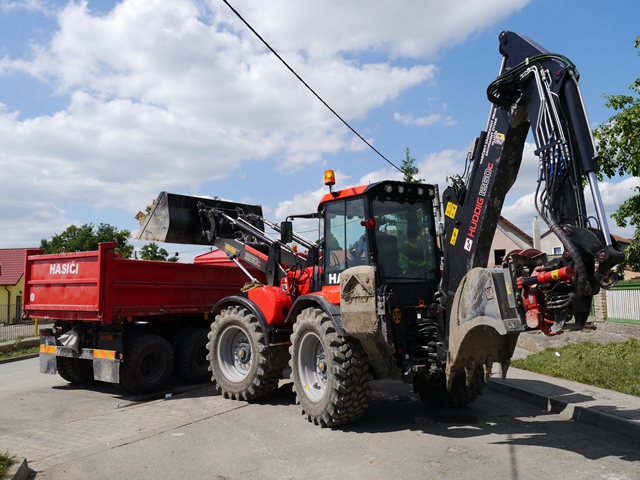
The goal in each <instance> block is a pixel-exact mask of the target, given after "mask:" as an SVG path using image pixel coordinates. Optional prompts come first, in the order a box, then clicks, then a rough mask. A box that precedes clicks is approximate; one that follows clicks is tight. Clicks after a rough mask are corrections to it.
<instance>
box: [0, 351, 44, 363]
mask: <svg viewBox="0 0 640 480" xmlns="http://www.w3.org/2000/svg"><path fill="white" fill-rule="evenodd" d="M38 355H39V353H32V354H31V355H21V356H19V357H13V358H5V359H3V360H0V365H2V364H3V363H11V362H17V361H19V360H27V359H29V358H36V357H37V356H38Z"/></svg>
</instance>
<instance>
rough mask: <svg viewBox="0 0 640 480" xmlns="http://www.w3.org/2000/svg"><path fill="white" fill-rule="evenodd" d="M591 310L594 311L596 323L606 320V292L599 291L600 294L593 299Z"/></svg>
mask: <svg viewBox="0 0 640 480" xmlns="http://www.w3.org/2000/svg"><path fill="white" fill-rule="evenodd" d="M593 307H594V308H593V309H594V310H595V316H596V322H604V321H606V320H607V292H606V290H600V293H598V294H597V295H594V297H593Z"/></svg>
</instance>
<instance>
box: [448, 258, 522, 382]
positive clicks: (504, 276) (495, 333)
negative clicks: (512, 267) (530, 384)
mask: <svg viewBox="0 0 640 480" xmlns="http://www.w3.org/2000/svg"><path fill="white" fill-rule="evenodd" d="M514 292H515V289H514V286H513V285H512V282H511V277H510V276H509V273H508V271H507V270H503V269H501V268H494V269H487V268H474V269H472V270H471V271H469V273H467V274H466V275H465V276H464V278H463V279H462V281H461V282H460V286H459V287H458V290H457V291H456V295H455V298H454V300H453V304H452V309H451V321H450V323H449V338H448V340H449V348H448V354H447V366H446V374H447V388H448V389H450V388H451V386H452V385H453V379H454V377H455V376H457V375H458V374H460V373H461V372H463V371H464V373H465V376H466V380H467V385H470V384H471V380H472V378H473V374H474V372H475V370H476V368H477V367H478V366H480V365H482V366H483V368H484V381H485V383H487V382H488V381H489V375H490V374H491V370H492V367H493V364H494V363H495V362H498V363H500V364H501V365H502V376H503V378H504V376H505V375H506V373H507V369H508V368H509V363H510V360H511V357H512V355H513V352H514V350H515V347H516V342H517V341H518V335H519V334H520V332H522V331H523V330H524V322H523V320H522V319H521V314H520V313H519V311H518V309H517V304H516V299H515V296H514Z"/></svg>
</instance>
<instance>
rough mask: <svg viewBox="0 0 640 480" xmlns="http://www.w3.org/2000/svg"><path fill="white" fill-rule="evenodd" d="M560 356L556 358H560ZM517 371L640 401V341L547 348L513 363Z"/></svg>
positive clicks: (587, 343) (590, 343)
mask: <svg viewBox="0 0 640 480" xmlns="http://www.w3.org/2000/svg"><path fill="white" fill-rule="evenodd" d="M556 353H557V354H559V355H557V354H556ZM511 365H513V366H514V367H516V368H521V369H523V370H529V371H532V372H537V373H542V374H544V375H548V376H551V377H557V378H565V379H567V380H573V381H576V382H580V383H584V384H587V385H593V386H596V387H601V388H606V389H607V390H614V391H616V392H620V393H626V394H628V395H635V396H637V397H640V341H638V340H637V339H635V338H634V339H631V340H627V341H626V342H622V343H592V342H586V343H580V344H575V345H567V346H565V347H562V348H560V349H556V348H548V349H546V350H545V351H543V352H540V353H537V354H534V355H529V356H528V357H526V358H523V359H520V360H513V361H512V362H511Z"/></svg>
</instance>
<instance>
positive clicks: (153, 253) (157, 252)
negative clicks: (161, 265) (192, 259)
mask: <svg viewBox="0 0 640 480" xmlns="http://www.w3.org/2000/svg"><path fill="white" fill-rule="evenodd" d="M177 255H178V254H176V255H172V256H171V257H170V256H169V252H167V251H166V250H165V249H164V248H161V247H159V246H158V244H157V243H153V242H151V243H148V244H147V245H145V246H143V247H142V248H141V249H140V258H141V259H142V260H161V261H163V262H177V261H178V257H177Z"/></svg>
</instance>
